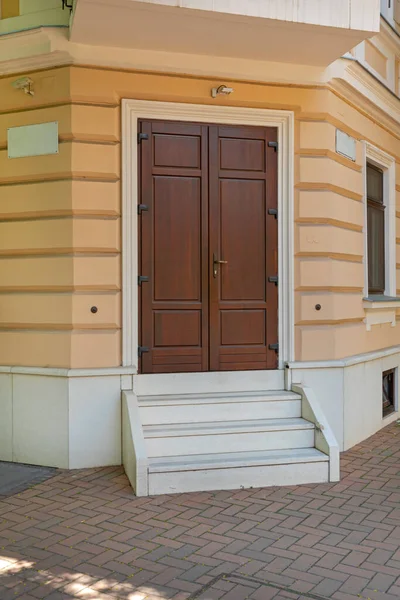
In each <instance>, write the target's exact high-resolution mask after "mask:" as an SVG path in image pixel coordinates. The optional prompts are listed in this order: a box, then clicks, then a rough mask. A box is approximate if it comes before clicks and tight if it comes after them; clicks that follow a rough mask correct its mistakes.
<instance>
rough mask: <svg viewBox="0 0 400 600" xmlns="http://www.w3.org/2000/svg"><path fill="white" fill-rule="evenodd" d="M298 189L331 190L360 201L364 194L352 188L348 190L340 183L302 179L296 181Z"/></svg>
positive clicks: (310, 190) (309, 190)
mask: <svg viewBox="0 0 400 600" xmlns="http://www.w3.org/2000/svg"><path fill="white" fill-rule="evenodd" d="M294 187H295V188H296V189H297V190H304V191H308V192H313V191H322V192H323V191H329V192H335V193H336V194H339V196H345V198H351V199H352V200H357V201H358V202H362V201H363V196H362V194H357V193H356V192H352V191H351V190H347V189H346V188H342V187H340V186H338V185H333V183H319V182H318V183H314V182H306V181H301V182H299V183H296V185H295V186H294Z"/></svg>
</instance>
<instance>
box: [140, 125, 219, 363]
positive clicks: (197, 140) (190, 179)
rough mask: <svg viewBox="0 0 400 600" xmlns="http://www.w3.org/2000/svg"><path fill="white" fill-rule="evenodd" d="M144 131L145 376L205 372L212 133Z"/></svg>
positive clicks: (190, 128)
mask: <svg viewBox="0 0 400 600" xmlns="http://www.w3.org/2000/svg"><path fill="white" fill-rule="evenodd" d="M140 126H141V130H142V131H143V132H146V133H148V134H149V139H148V140H145V141H143V142H142V145H141V152H140V154H141V190H142V202H144V200H143V197H145V198H146V202H145V203H146V205H147V206H148V210H146V211H144V212H142V214H141V217H140V221H141V239H142V242H141V269H140V270H141V273H140V275H144V276H147V277H149V281H148V282H143V283H142V285H141V325H142V328H141V346H143V347H145V348H146V349H148V351H146V352H144V353H143V356H142V359H141V372H142V373H163V372H179V371H201V370H207V369H208V316H207V315H208V259H207V236H208V232H207V220H208V216H207V211H208V203H207V181H208V180H207V127H203V126H201V125H191V124H188V125H186V124H183V123H160V122H147V121H143V122H140ZM149 240H150V241H149Z"/></svg>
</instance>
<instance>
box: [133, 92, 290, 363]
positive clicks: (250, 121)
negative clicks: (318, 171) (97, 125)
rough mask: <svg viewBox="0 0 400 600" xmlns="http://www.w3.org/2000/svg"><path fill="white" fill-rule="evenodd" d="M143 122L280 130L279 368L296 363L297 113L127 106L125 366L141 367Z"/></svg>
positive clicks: (165, 104) (169, 104)
mask: <svg viewBox="0 0 400 600" xmlns="http://www.w3.org/2000/svg"><path fill="white" fill-rule="evenodd" d="M138 119H161V120H171V121H192V122H204V123H222V124H227V125H258V126H263V127H277V129H278V141H279V151H278V224H279V234H278V262H279V269H278V271H279V273H278V275H279V286H278V290H279V311H278V321H279V328H278V331H279V368H280V369H282V368H284V366H285V364H286V363H287V362H291V361H293V360H294V359H295V357H294V268H293V262H294V242H293V229H294V224H293V223H294V213H293V189H294V187H293V186H294V113H293V112H291V111H285V110H268V109H258V108H238V107H231V106H212V105H208V104H207V105H203V104H181V103H176V102H154V101H147V100H122V364H123V366H127V367H134V369H136V372H137V366H138V323H139V314H138V285H137V276H138V247H137V241H138V235H137V233H138V219H137V204H138V172H137V171H138V143H137V133H138V126H137V125H138Z"/></svg>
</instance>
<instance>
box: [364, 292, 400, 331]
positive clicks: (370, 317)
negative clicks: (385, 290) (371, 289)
mask: <svg viewBox="0 0 400 600" xmlns="http://www.w3.org/2000/svg"><path fill="white" fill-rule="evenodd" d="M363 307H364V311H365V324H366V326H367V331H371V328H372V325H383V324H384V323H390V324H391V326H392V327H395V326H396V310H397V309H400V298H395V297H392V296H370V297H368V298H364V301H363Z"/></svg>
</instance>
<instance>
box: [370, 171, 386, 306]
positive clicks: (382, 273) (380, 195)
mask: <svg viewBox="0 0 400 600" xmlns="http://www.w3.org/2000/svg"><path fill="white" fill-rule="evenodd" d="M366 195H367V253H368V296H375V295H384V294H385V288H386V205H385V173H384V171H383V170H382V169H380V168H379V167H377V166H375V165H374V164H371V163H370V162H368V163H367V194H366Z"/></svg>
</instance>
